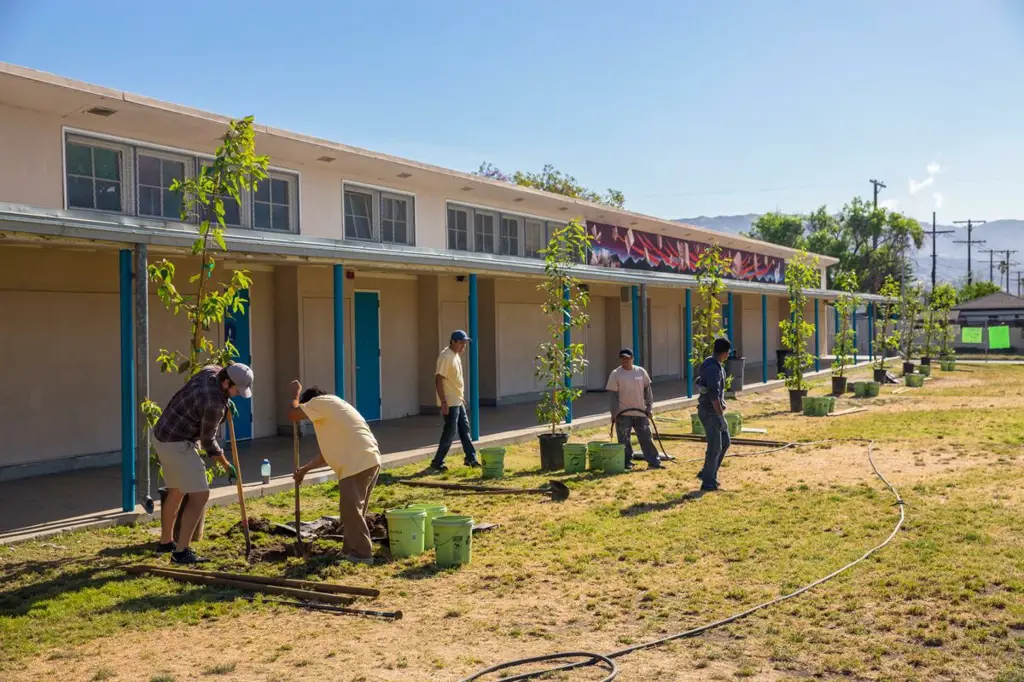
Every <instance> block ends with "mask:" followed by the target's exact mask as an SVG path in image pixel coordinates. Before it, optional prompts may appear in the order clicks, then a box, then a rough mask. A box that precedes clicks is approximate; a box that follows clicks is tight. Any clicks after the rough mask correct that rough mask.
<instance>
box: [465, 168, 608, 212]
mask: <svg viewBox="0 0 1024 682" xmlns="http://www.w3.org/2000/svg"><path fill="white" fill-rule="evenodd" d="M474 175H480V176H483V177H485V178H491V179H492V180H501V181H502V182H511V183H513V184H516V185H521V186H523V187H532V188H534V189H539V190H542V191H544V192H551V193H552V194H561V195H562V196H566V197H571V198H573V199H583V200H585V201H592V202H594V203H595V204H604V205H606V206H614V207H615V208H622V207H623V206H625V204H626V197H625V195H624V194H623V193H622V192H620V191H619V190H617V189H609V190H607V191H606V192H605V193H604V194H599V193H598V192H595V191H593V190H591V189H588V188H586V187H584V186H583V185H581V184H580V183H579V181H577V180H576V178H574V177H573V176H571V175H568V174H567V173H562V171H560V170H557V169H556V168H555V167H554V166H552V165H551V164H550V163H549V164H545V166H544V168H542V169H541V170H540V172H539V173H530V172H524V171H516V172H515V173H513V174H512V175H508V174H507V173H504V172H502V170H501V169H500V168H498V167H497V166H495V165H494V164H492V163H490V162H489V161H485V162H484V163H481V164H480V167H479V168H478V169H477V170H476V171H475V172H474Z"/></svg>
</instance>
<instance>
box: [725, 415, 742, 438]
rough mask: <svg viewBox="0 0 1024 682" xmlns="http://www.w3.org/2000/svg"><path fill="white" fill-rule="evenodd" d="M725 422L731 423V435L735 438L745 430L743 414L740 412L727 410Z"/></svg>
mask: <svg viewBox="0 0 1024 682" xmlns="http://www.w3.org/2000/svg"><path fill="white" fill-rule="evenodd" d="M725 423H726V424H728V425H729V435H730V436H731V437H733V438H735V437H736V436H738V435H740V433H742V432H743V415H741V414H740V413H739V412H726V413H725Z"/></svg>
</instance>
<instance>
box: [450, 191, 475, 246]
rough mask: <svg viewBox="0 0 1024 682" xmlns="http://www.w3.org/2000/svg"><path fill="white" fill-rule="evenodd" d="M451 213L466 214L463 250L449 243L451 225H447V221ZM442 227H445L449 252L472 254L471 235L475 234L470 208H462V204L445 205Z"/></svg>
mask: <svg viewBox="0 0 1024 682" xmlns="http://www.w3.org/2000/svg"><path fill="white" fill-rule="evenodd" d="M452 211H455V212H461V213H465V214H466V248H465V249H460V248H457V247H455V246H453V245H452V243H451V229H452V228H451V225H449V223H448V221H449V219H450V218H451V215H450V214H451V212H452ZM444 227H445V239H446V240H447V244H448V250H449V251H465V252H467V253H472V252H473V233H474V232H475V228H474V222H473V209H472V208H471V207H469V206H464V205H462V204H455V203H451V202H449V203H448V204H446V205H445V212H444Z"/></svg>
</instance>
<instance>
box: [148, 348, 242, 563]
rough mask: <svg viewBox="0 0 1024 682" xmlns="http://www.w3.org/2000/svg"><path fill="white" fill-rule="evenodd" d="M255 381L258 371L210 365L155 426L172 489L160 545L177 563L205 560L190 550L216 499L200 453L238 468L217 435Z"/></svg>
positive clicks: (156, 444)
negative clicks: (177, 524)
mask: <svg viewBox="0 0 1024 682" xmlns="http://www.w3.org/2000/svg"><path fill="white" fill-rule="evenodd" d="M252 378H253V377H252V370H251V369H250V368H249V367H248V366H247V365H243V364H239V363H236V364H233V365H229V366H227V367H218V366H217V365H210V366H209V367H204V368H203V369H201V370H199V372H198V373H197V374H196V375H195V376H194V377H192V378H191V379H189V380H188V383H186V384H185V385H184V386H183V387H182V388H181V390H179V391H178V392H177V393H175V394H174V397H172V398H171V401H170V402H169V403H167V407H166V408H165V409H164V411H163V414H162V415H161V416H160V420H159V421H158V422H157V423H156V426H155V427H153V448H154V449H155V450H156V454H157V457H158V458H159V459H160V467H161V468H162V469H163V474H164V481H165V482H166V483H167V488H168V490H167V497H166V498H165V499H164V501H163V504H162V505H161V508H160V544H158V545H157V551H158V552H171V561H172V562H173V563H176V564H195V563H199V562H201V561H203V559H201V558H200V557H198V556H196V553H195V552H194V551H193V550H192V548H191V547H189V543H190V542H191V541H192V534H193V532H194V531H195V528H196V524H198V523H199V519H200V518H202V515H203V510H204V509H206V502H207V500H209V499H210V485H209V484H208V483H207V482H206V466H205V465H204V464H203V461H202V459H201V458H200V456H199V449H200V448H202V450H203V451H204V452H206V455H207V456H208V457H212V458H213V459H215V460H217V461H218V462H220V464H221V466H223V467H224V469H225V470H226V471H231V470H232V467H231V465H230V464H229V463H228V460H227V458H225V457H224V450H222V449H221V447H220V444H219V443H218V442H217V432H218V431H219V430H220V425H221V423H222V422H223V421H224V418H225V416H226V415H227V409H228V400H229V399H231V398H234V397H236V396H241V397H243V398H251V397H252ZM185 495H188V502H187V503H186V504H185V511H184V513H183V514H182V516H181V527H180V529H179V535H178V542H179V543H180V544H175V541H174V520H175V519H176V518H177V516H178V509H179V507H181V500H182V498H184V497H185Z"/></svg>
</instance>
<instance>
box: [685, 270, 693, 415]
mask: <svg viewBox="0 0 1024 682" xmlns="http://www.w3.org/2000/svg"><path fill="white" fill-rule="evenodd" d="M690 298H691V292H690V290H689V289H687V290H686V305H685V308H686V310H685V317H686V329H685V331H684V334H683V336H684V339H683V340H684V342H685V344H686V397H687V398H692V397H693V358H692V357H690V356H691V355H693V305H692V303H691V300H690Z"/></svg>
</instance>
